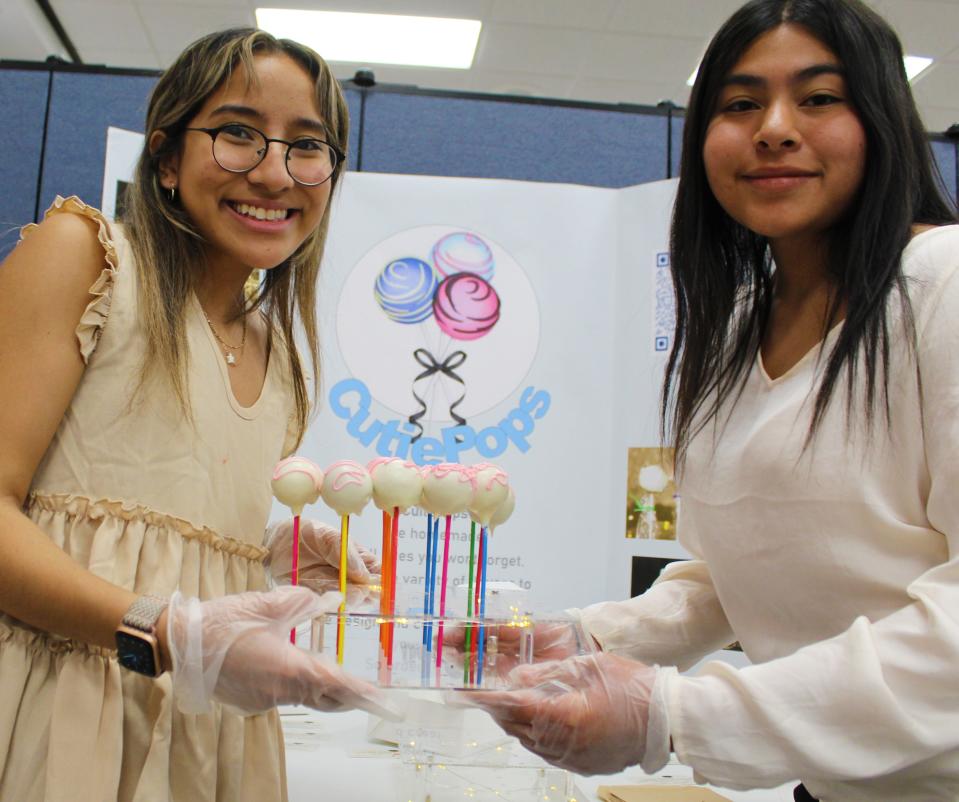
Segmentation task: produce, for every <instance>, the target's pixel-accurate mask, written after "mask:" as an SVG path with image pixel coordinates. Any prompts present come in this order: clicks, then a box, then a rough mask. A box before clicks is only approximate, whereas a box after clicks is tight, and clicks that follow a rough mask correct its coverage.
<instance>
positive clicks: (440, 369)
mask: <svg viewBox="0 0 959 802" xmlns="http://www.w3.org/2000/svg"><path fill="white" fill-rule="evenodd" d="M413 359H415V360H416V361H417V362H419V363H420V365H422V366H423V367H424V368H426V370H424V371H423V372H422V373H420V374H419V375H418V376H416V378H414V379H413V384H412V386H411V387H410V391H411V392H412V393H413V398H415V399H416V400H417V402H418V403H419V405H420V409H419V411H417V412H414V413H413V414H412V415H410V417H409V422H410V423H411V424H412V425H413V426H415V427H416V428H417V429H419V431H418V432H417V433H416V435H414V437H413V439H412V440H411V442H413V443H415V442H416V441H417V440H419V439H420V438H421V437H422V436H423V425H422V424H421V423H420V418H422V417H423V416H424V415H425V414H426V409H427V407H426V402H425V401H424V400H423V399H422V398H420V396H419V395H418V394H417V392H416V383H417V382H418V381H420V379H425V378H428V377H429V376H433V375H434V374H436V373H442V374H443V375H444V376H449V377H450V378H451V379H452V380H453V381H457V382H459V383H460V384H462V385H463V394H462V395H461V396H460V397H459V398H457V399H456V400H455V401H454V402H453V403H452V404H450V410H449V412H450V417H451V418H452V419H453V420H454V421H456V422H457V423H458V424H459V425H460V426H464V425H465V424H466V418H464V417H463V416H462V415H459V414H458V413H457V412H456V408H457V407H458V406H459V405H460V404H461V403H462V401H463V399H464V398H466V382H464V381H463V379H462V378H460V377H459V376H457V375H456V368H458V367H459V366H460V365H462V364H463V363H464V362H465V361H466V354H465V353H464V352H463V351H453V353H451V354H450V355H449V356H447V357H446V359H444V360H443V361H442V362H439V361H437V359H436V357H435V356H433V355H432V354H431V353H430V352H429V351H427V350H426V349H425V348H417V349H416V350H415V351H414V352H413Z"/></svg>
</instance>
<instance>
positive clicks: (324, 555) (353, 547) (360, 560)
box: [264, 518, 380, 589]
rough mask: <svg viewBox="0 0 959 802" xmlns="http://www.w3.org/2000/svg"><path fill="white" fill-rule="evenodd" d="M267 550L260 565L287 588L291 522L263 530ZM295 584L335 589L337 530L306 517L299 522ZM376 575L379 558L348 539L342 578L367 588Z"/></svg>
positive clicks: (290, 570) (338, 571) (288, 582)
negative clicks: (297, 575) (296, 579)
mask: <svg viewBox="0 0 959 802" xmlns="http://www.w3.org/2000/svg"><path fill="white" fill-rule="evenodd" d="M264 545H265V546H266V548H267V549H268V551H269V554H267V556H266V559H265V560H264V565H266V567H267V569H268V570H269V572H270V575H271V576H272V577H273V581H274V582H275V583H276V584H277V585H289V584H290V582H291V580H292V577H293V520H292V519H289V518H288V519H286V520H284V521H280V522H279V523H277V524H274V525H273V526H271V527H270V528H269V529H268V530H267V534H266V543H265V544H264ZM298 569H299V570H298V573H299V581H300V582H302V583H303V584H307V585H309V586H310V587H313V588H320V587H329V588H330V589H335V588H336V583H337V582H338V580H339V576H340V531H339V530H338V529H334V528H333V527H331V526H327V525H326V524H324V523H322V522H320V521H314V520H312V519H310V518H301V519H300V561H299V566H298ZM378 573H380V561H379V558H378V557H377V556H376V555H375V554H373V553H372V552H369V551H367V550H366V549H365V548H364V547H363V546H360V545H358V544H357V543H355V542H354V540H353V539H352V538H350V541H349V545H348V546H347V557H346V579H347V581H348V582H352V583H354V584H357V585H369V584H370V583H371V575H372V574H378Z"/></svg>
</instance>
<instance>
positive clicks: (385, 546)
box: [366, 457, 394, 655]
mask: <svg viewBox="0 0 959 802" xmlns="http://www.w3.org/2000/svg"><path fill="white" fill-rule="evenodd" d="M391 459H394V458H393V457H377V458H376V459H374V460H371V461H370V462H368V463H367V465H366V470H368V471H369V472H370V478H371V479H372V478H373V472H374V471H375V470H376V469H377V467H379V466H380V465H382V464H383V463H386V462H389V461H390V460H391ZM373 503H374V505H376V507H378V508H379V509H380V510H382V511H383V542H382V546H381V548H380V614H381V615H382V616H384V617H385V616H386V615H388V614H389V594H390V572H389V566H390V565H391V554H392V546H393V543H392V538H391V537H390V534H391V532H392V521H391V519H390V512H389V509H388V508H387V507H383V506H380V505H379V504H377V503H376V482H375V480H374V482H373ZM386 641H387V627H386V624H385V623H383V624H380V654H381V655H385V654H386Z"/></svg>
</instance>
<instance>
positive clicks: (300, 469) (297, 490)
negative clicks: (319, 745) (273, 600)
mask: <svg viewBox="0 0 959 802" xmlns="http://www.w3.org/2000/svg"><path fill="white" fill-rule="evenodd" d="M270 487H271V488H272V489H273V495H274V496H275V497H276V500H277V501H279V502H280V504H285V505H286V506H287V507H289V508H290V511H291V512H292V513H293V547H292V549H293V554H292V555H291V559H290V568H291V575H290V584H292V585H298V584H299V581H300V514H301V513H302V512H303V507H304V506H305V505H307V504H313V503H315V502H316V500H317V498H319V496H320V492H321V489H322V487H323V471H321V470H320V467H319V466H318V465H317V464H316V463H314V462H312V461H311V460H308V459H307V458H306V457H297V456H292V457H287V458H286V459H283V460H280V461H279V462H278V463H277V464H276V467H275V468H274V469H273V477H272V479H271V480H270ZM290 643H296V629H291V630H290Z"/></svg>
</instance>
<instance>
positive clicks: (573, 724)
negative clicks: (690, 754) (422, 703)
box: [455, 654, 668, 774]
mask: <svg viewBox="0 0 959 802" xmlns="http://www.w3.org/2000/svg"><path fill="white" fill-rule="evenodd" d="M658 671H659V669H657V668H655V667H651V666H647V665H645V664H643V663H639V662H636V661H634V660H627V659H626V658H623V657H619V656H617V655H613V654H595V655H585V656H581V657H573V658H570V659H568V660H562V661H560V662H554V663H544V664H541V665H524V666H520V667H518V668H517V669H515V670H514V671H513V672H512V673H511V674H510V677H509V679H510V684H511V685H512V686H513V687H512V689H511V690H509V691H487V692H479V693H476V692H458V693H456V694H455V696H456V697H457V698H460V699H461V700H462V697H466V698H467V699H468V701H469V703H471V704H473V705H475V706H476V707H479V708H482V709H483V710H486V711H487V712H488V713H489V714H490V715H491V716H492V717H493V719H494V720H495V721H496V722H497V724H499V725H500V726H501V727H502V728H503V729H504V730H505V731H506V732H507V733H508V734H509V735H513V736H515V737H516V738H518V739H519V741H520V743H522V744H523V746H525V747H526V748H527V749H529V750H530V751H531V752H534V753H535V754H537V755H539V756H540V757H542V758H543V759H544V760H547V761H548V762H550V763H552V764H553V765H555V766H559V767H560V768H564V769H568V770H570V771H574V772H577V773H578V774H612V773H614V772H618V771H622V770H623V769H624V768H626V767H627V766H632V765H634V764H637V763H643V766H644V768H645V767H646V765H647V762H646V761H644V760H643V758H644V755H645V753H646V740H647V722H648V720H649V705H650V699H651V697H652V695H653V689H654V685H655V684H656V679H657V672H658ZM658 718H659V716H657V719H658ZM664 739H665V743H666V745H667V746H666V749H665V753H666V757H668V732H657V733H655V740H656V741H657V745H656V751H657V752H663V751H664V750H663V749H662V747H661V743H662V742H663V740H664ZM657 762H658V761H657ZM665 762H666V761H665V758H663V759H662V762H661V764H660V766H658V767H657V768H661V766H662V764H664V763H665Z"/></svg>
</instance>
